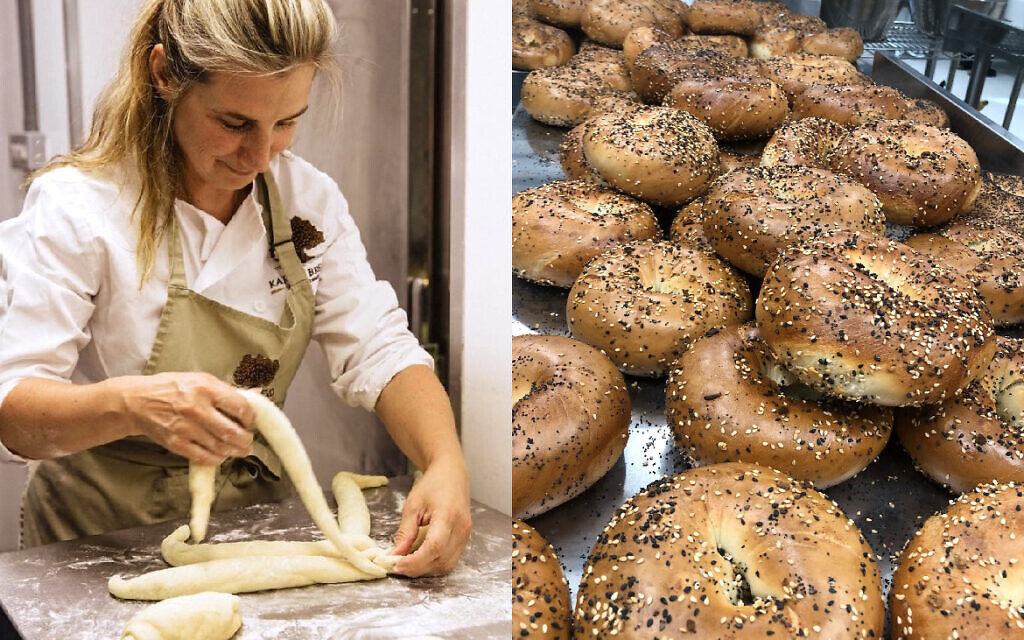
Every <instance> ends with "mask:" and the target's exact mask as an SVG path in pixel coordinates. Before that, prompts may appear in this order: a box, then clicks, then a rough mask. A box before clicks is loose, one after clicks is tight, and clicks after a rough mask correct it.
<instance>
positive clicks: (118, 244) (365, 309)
mask: <svg viewBox="0 0 1024 640" xmlns="http://www.w3.org/2000/svg"><path fill="white" fill-rule="evenodd" d="M271 171H272V172H273V174H274V177H275V178H276V180H277V184H278V187H279V189H280V192H281V202H282V203H283V206H284V208H285V213H286V214H287V216H288V217H289V218H291V217H293V216H299V217H300V218H304V219H305V220H307V221H309V222H310V223H312V224H313V226H315V227H316V228H317V229H319V230H320V231H321V232H322V233H323V236H324V242H323V243H321V244H320V245H318V246H316V247H312V248H310V249H307V250H306V254H307V255H308V256H309V260H308V261H307V262H306V263H305V264H304V266H305V268H306V272H307V275H308V276H309V279H310V282H311V284H312V286H313V291H314V293H315V294H316V312H315V315H314V318H313V337H314V338H315V339H316V340H317V341H319V342H320V344H321V345H322V346H323V349H324V351H325V353H326V356H327V361H328V363H329V365H330V371H331V378H332V387H333V388H334V390H335V392H336V393H337V394H338V395H339V397H341V398H342V400H344V401H345V402H347V403H348V404H350V405H353V406H361V407H363V408H365V409H367V410H368V411H372V410H373V409H374V406H375V405H376V402H377V397H378V396H379V395H380V392H381V390H382V389H383V388H384V386H385V385H386V384H387V383H388V382H389V381H390V380H391V378H392V377H393V376H394V375H395V374H396V373H398V372H399V371H401V370H402V369H405V368H406V367H409V366H411V365H414V364H425V365H428V366H433V360H432V359H431V357H430V355H429V354H427V353H426V352H425V351H424V350H423V349H422V348H421V347H420V346H419V344H418V342H417V340H416V338H415V337H414V336H413V335H412V334H411V333H410V332H409V330H408V321H407V319H406V315H405V312H404V311H403V310H402V309H401V307H399V305H398V300H397V298H396V296H395V292H394V290H393V289H392V287H391V285H390V284H388V283H387V282H384V281H379V280H377V279H376V278H375V276H374V274H373V271H372V269H371V268H370V264H369V263H368V262H367V260H366V250H365V248H364V247H363V245H362V242H361V241H360V239H359V231H358V229H357V228H356V225H355V222H354V221H353V219H352V216H351V215H350V214H349V212H348V203H347V202H346V201H345V198H344V196H343V195H342V194H341V191H340V190H339V189H338V186H337V184H336V183H335V182H334V181H333V180H332V179H331V178H330V177H328V176H327V175H326V174H324V173H322V172H320V171H318V170H317V169H316V168H314V167H313V166H312V165H310V164H309V163H308V162H306V161H304V160H302V159H301V158H299V157H297V156H295V155H293V154H291V153H289V152H287V151H286V152H282V153H281V154H280V155H279V156H278V157H277V158H275V160H274V161H273V162H272V163H271ZM125 176H126V174H125V173H123V172H118V171H116V170H114V169H107V170H104V171H103V172H99V173H97V172H90V173H84V172H82V171H80V170H78V169H76V168H73V167H63V168H60V169H56V170H52V171H49V172H47V173H44V174H43V175H41V176H39V177H38V178H37V179H36V180H34V181H33V182H32V185H31V187H30V188H29V191H28V194H27V195H26V197H25V205H24V208H23V209H22V212H21V214H20V215H19V216H18V217H16V218H13V219H11V220H8V221H6V222H3V223H0V403H2V402H3V400H4V399H5V398H6V397H7V394H8V393H10V391H11V389H13V388H14V387H15V386H16V385H17V384H18V383H19V382H20V381H22V380H24V379H26V378H49V379H53V380H64V381H72V382H75V383H81V384H88V383H93V382H99V381H101V380H104V379H106V378H109V377H114V376H123V375H138V374H141V373H142V371H143V369H144V368H145V365H146V362H147V360H148V359H149V354H150V350H151V349H152V346H153V341H154V339H155V337H156V331H157V326H158V325H159V322H160V314H161V312H162V311H163V308H164V306H165V304H166V302H167V281H168V278H169V265H168V256H167V244H166V242H167V241H166V239H164V241H163V242H162V243H161V245H160V246H159V247H158V248H157V251H156V265H155V269H154V271H153V273H152V275H151V277H150V278H149V279H148V280H147V281H146V282H145V284H144V285H142V286H141V288H140V282H139V272H138V268H137V263H136V255H135V247H136V244H137V238H138V233H137V230H136V227H135V225H134V224H133V222H132V210H133V208H134V205H135V201H136V198H137V194H138V188H137V187H133V183H132V181H131V179H130V178H128V179H126V177H125ZM126 180H127V184H122V183H125V182H126ZM174 215H175V218H176V219H177V222H178V228H179V233H180V237H181V243H182V250H183V251H182V257H183V260H184V264H185V276H186V279H187V281H188V285H189V288H190V289H192V290H193V291H195V292H197V293H199V294H201V295H203V296H206V297H208V298H211V299H213V300H216V301H217V302H220V303H222V304H225V305H227V306H229V307H233V308H235V309H238V310H240V311H243V312H245V313H248V314H252V315H256V316H260V317H262V318H265V319H267V320H270V321H272V322H279V321H280V319H281V316H282V312H283V310H284V304H285V295H286V289H285V287H284V280H283V278H284V273H283V272H282V271H281V269H280V268H279V265H278V264H277V262H276V261H274V260H273V259H272V258H271V257H270V255H269V252H268V242H267V233H266V229H265V228H264V225H263V218H262V207H261V206H260V204H259V203H258V202H257V201H256V198H255V195H254V194H253V193H250V194H249V196H248V197H247V198H246V199H245V201H244V202H243V203H242V204H241V206H240V207H239V208H238V210H237V211H236V212H235V214H234V215H233V216H232V218H231V220H230V221H229V222H228V224H226V225H225V224H223V223H221V222H220V221H218V220H217V219H216V218H214V217H213V216H211V215H209V214H206V213H204V212H202V211H200V210H199V209H197V208H195V207H193V206H192V205H190V204H188V203H186V202H184V201H182V200H176V201H175V203H174ZM293 384H294V383H293ZM0 461H16V462H21V461H23V459H22V458H20V457H19V456H17V455H15V454H13V453H12V452H10V451H9V450H7V449H6V448H5V447H3V446H2V445H0Z"/></svg>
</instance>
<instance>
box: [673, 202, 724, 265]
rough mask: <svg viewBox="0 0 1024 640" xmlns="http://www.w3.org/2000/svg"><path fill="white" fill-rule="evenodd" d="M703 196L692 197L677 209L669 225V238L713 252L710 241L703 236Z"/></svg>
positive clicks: (678, 242)
mask: <svg viewBox="0 0 1024 640" xmlns="http://www.w3.org/2000/svg"><path fill="white" fill-rule="evenodd" d="M703 220H704V196H701V197H699V198H694V199H693V200H692V201H691V202H690V203H689V204H687V205H686V206H685V207H683V208H682V209H680V210H679V212H678V213H677V214H676V217H675V218H673V219H672V225H671V226H670V227H669V239H670V240H671V241H672V242H675V243H677V244H685V245H689V246H691V247H694V248H697V249H700V250H701V251H705V252H707V253H712V254H713V253H715V250H714V248H712V247H711V243H709V242H708V240H707V238H705V237H704V227H703V226H702V225H701V222H702V221H703Z"/></svg>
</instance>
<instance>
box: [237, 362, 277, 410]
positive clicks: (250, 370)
mask: <svg viewBox="0 0 1024 640" xmlns="http://www.w3.org/2000/svg"><path fill="white" fill-rule="evenodd" d="M280 366H281V363H280V362H279V361H277V360H271V359H270V358H268V357H267V356H265V355H263V354H260V353H247V354H245V355H244V356H242V361H241V362H239V363H238V366H237V367H235V371H234V373H233V374H231V378H232V381H233V382H234V383H235V386H236V387H241V388H243V389H253V388H257V387H258V388H261V389H262V393H263V395H265V396H267V397H268V398H270V399H271V400H273V399H274V389H273V388H272V387H270V383H271V382H273V381H274V376H275V375H277V369H278V367H280Z"/></svg>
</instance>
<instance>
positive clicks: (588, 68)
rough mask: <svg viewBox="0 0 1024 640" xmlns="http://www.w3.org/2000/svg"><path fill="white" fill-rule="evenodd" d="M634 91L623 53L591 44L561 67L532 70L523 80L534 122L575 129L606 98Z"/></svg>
mask: <svg viewBox="0 0 1024 640" xmlns="http://www.w3.org/2000/svg"><path fill="white" fill-rule="evenodd" d="M631 89H632V83H631V81H630V79H629V71H628V70H627V69H626V61H625V58H624V57H623V55H622V52H621V51H615V50H612V49H608V48H607V47H599V46H595V45H590V46H583V47H580V50H579V51H578V52H577V53H576V55H574V56H572V57H571V58H569V60H568V61H567V62H566V63H565V64H564V65H562V66H560V67H550V68H542V69H535V70H533V71H531V72H530V73H529V75H527V76H526V78H525V79H524V80H523V87H522V94H521V97H520V100H521V101H522V103H523V108H525V109H526V111H527V113H529V114H530V116H531V117H532V118H533V119H534V120H538V121H540V122H543V123H544V124H549V125H553V126H558V127H571V126H575V125H578V124H580V123H581V122H583V121H584V120H586V119H587V118H589V117H590V116H591V114H592V113H593V110H594V107H595V105H597V104H598V103H599V100H600V98H601V97H602V96H606V95H609V94H619V95H621V94H622V92H629V91H631Z"/></svg>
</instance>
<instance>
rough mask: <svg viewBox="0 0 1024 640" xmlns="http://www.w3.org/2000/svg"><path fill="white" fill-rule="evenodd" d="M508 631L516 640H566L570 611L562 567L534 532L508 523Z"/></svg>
mask: <svg viewBox="0 0 1024 640" xmlns="http://www.w3.org/2000/svg"><path fill="white" fill-rule="evenodd" d="M512 629H513V633H514V634H515V636H514V637H516V638H544V639H545V640H570V635H569V634H570V633H571V629H572V608H571V607H570V605H569V583H568V582H566V580H565V574H563V573H562V563H561V562H559V560H558V555H557V554H556V553H555V550H554V549H552V548H551V545H550V544H549V543H548V541H547V540H545V539H544V537H543V536H541V535H540V534H539V533H537V530H536V529H534V528H533V527H531V526H530V525H528V524H526V523H525V522H522V521H521V520H512Z"/></svg>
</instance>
